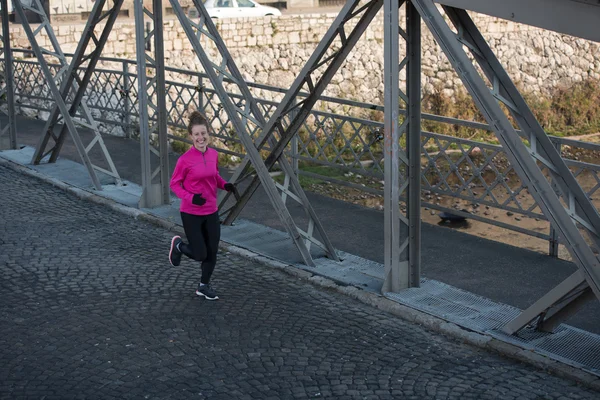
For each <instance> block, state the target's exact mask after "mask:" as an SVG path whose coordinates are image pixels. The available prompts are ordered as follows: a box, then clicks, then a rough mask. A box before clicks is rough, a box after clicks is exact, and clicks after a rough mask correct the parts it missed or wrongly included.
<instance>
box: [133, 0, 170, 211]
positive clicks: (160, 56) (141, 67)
mask: <svg viewBox="0 0 600 400" xmlns="http://www.w3.org/2000/svg"><path fill="white" fill-rule="evenodd" d="M134 13H135V30H136V60H137V78H138V101H139V123H140V124H139V125H140V152H141V162H142V196H141V198H140V201H139V206H140V207H141V208H153V207H157V206H160V205H163V204H169V203H170V201H171V191H170V188H169V159H168V139H167V111H166V110H167V107H166V88H165V67H164V46H163V42H164V41H163V17H162V1H161V0H155V1H153V9H152V11H150V10H149V9H148V8H146V7H145V6H144V1H143V0H135V1H134ZM145 16H146V17H148V18H149V19H150V21H151V24H150V25H151V29H150V30H149V31H147V30H146V25H145V19H144V17H145ZM152 42H153V43H154V50H153V51H152V50H148V46H147V44H149V43H152ZM148 66H150V67H152V69H153V70H154V73H155V75H154V77H152V78H148V75H147V71H148V68H147V67H148ZM149 93H154V96H155V99H153V97H152V96H151V95H149ZM150 111H152V112H153V113H152V114H150ZM153 133H157V135H158V151H157V150H156V149H154V148H153V147H152V146H151V145H150V136H151V135H152V134H153ZM152 153H154V154H157V155H158V157H159V165H158V166H157V167H156V168H155V169H154V170H153V169H152ZM155 176H159V182H158V183H154V177H155Z"/></svg>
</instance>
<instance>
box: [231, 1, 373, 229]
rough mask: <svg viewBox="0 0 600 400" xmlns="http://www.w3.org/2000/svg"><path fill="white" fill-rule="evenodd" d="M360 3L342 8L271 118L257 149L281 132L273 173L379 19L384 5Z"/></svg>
mask: <svg viewBox="0 0 600 400" xmlns="http://www.w3.org/2000/svg"><path fill="white" fill-rule="evenodd" d="M359 3H360V2H359V1H349V2H347V3H346V5H345V6H344V7H343V8H342V10H341V11H340V13H339V14H338V16H337V17H336V19H335V20H334V22H333V24H332V25H331V26H330V27H329V29H328V31H327V33H326V34H325V36H324V37H323V39H322V40H321V42H320V43H319V45H318V46H317V48H316V49H315V51H314V52H313V54H312V55H311V57H310V58H309V60H308V62H307V63H306V65H305V66H304V68H303V69H302V71H301V72H300V74H299V75H298V77H296V80H295V81H294V83H293V84H292V86H291V87H290V89H289V90H288V91H287V92H286V94H285V96H284V98H283V100H282V101H281V103H280V104H279V105H278V107H277V109H276V110H275V112H274V113H273V115H272V116H271V118H269V121H268V122H267V123H266V125H265V127H264V129H263V130H262V134H261V136H260V137H259V139H258V140H257V141H256V142H257V147H258V148H259V149H262V148H263V146H264V145H265V143H266V142H267V141H269V140H270V138H271V137H272V135H273V133H274V132H275V131H278V132H279V139H278V141H277V143H276V144H275V145H274V146H271V148H270V149H269V150H270V153H269V155H268V156H267V159H266V160H265V164H266V166H267V168H268V169H269V170H270V169H271V168H273V166H274V165H275V162H277V161H278V160H279V159H280V157H281V155H282V154H283V152H284V151H285V149H286V147H287V146H288V144H289V142H290V141H291V140H292V138H293V137H294V136H295V135H296V134H297V132H298V130H299V129H300V127H301V126H302V124H303V123H304V122H305V120H306V118H307V117H308V115H309V114H310V111H311V110H312V107H313V106H314V104H315V103H316V102H317V100H318V99H319V97H320V96H321V94H322V93H323V91H324V90H325V88H326V87H327V85H328V84H329V82H330V81H331V79H332V78H333V76H334V75H335V73H336V72H337V70H338V69H339V67H340V66H341V65H342V63H343V62H344V60H345V59H346V57H347V56H348V54H349V53H350V51H351V50H352V49H353V48H354V46H355V45H356V43H357V42H358V40H359V39H360V37H361V36H362V34H363V33H364V32H365V30H366V29H367V27H368V26H369V24H370V23H371V21H372V20H373V18H374V17H375V15H377V12H378V11H379V9H380V8H381V6H382V4H383V1H382V0H373V1H370V2H368V3H366V4H364V5H363V6H362V7H360V8H358V9H357V6H358V5H359ZM357 16H358V17H359V21H358V22H357V23H356V25H354V27H353V28H352V31H351V32H350V33H349V34H347V33H346V31H345V25H346V24H347V23H349V22H351V21H352V22H353V19H354V18H356V17H357ZM349 25H351V24H349ZM335 40H339V41H340V42H341V44H342V45H341V46H340V48H339V49H338V50H337V51H335V52H334V54H328V53H327V52H328V51H329V50H331V47H332V43H333V42H334V41H335ZM324 64H328V65H327V69H326V70H325V72H324V73H323V74H322V75H321V76H318V77H314V76H313V75H314V73H315V72H316V71H317V69H318V68H319V67H322V66H323V65H324ZM303 88H304V89H305V91H306V92H308V93H309V95H308V96H307V97H306V98H304V99H302V100H299V98H298V97H299V93H300V91H301V90H302V89H303ZM290 116H291V117H290ZM286 118H289V119H290V120H291V121H290V123H289V124H288V126H287V128H285V129H284V120H285V119H286ZM247 166H248V163H247V161H244V162H243V163H242V164H241V165H240V166H239V167H238V169H237V171H236V174H235V177H236V178H237V177H239V176H243V174H244V171H246V168H247ZM258 186H259V181H258V179H257V178H255V179H254V180H253V181H252V182H251V183H250V185H249V186H248V188H247V189H246V191H245V192H244V193H243V194H242V196H241V200H240V202H238V204H236V206H235V207H234V208H233V209H232V210H231V212H230V214H229V216H228V219H227V222H231V221H233V220H234V219H235V218H237V216H238V215H239V213H240V212H241V211H242V209H243V207H244V206H245V205H246V203H247V202H248V201H249V199H250V198H251V197H252V195H253V194H254V192H255V191H256V189H257V188H258Z"/></svg>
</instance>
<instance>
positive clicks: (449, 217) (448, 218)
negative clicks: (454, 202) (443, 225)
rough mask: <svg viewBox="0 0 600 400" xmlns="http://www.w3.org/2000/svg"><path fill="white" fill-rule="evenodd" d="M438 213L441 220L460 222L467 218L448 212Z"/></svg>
mask: <svg viewBox="0 0 600 400" xmlns="http://www.w3.org/2000/svg"><path fill="white" fill-rule="evenodd" d="M438 215H439V216H440V218H441V219H442V221H449V222H462V221H466V219H467V218H466V217H463V216H461V215H456V214H450V213H447V212H441V213H439V214H438Z"/></svg>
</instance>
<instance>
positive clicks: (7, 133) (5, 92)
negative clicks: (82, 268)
mask: <svg viewBox="0 0 600 400" xmlns="http://www.w3.org/2000/svg"><path fill="white" fill-rule="evenodd" d="M0 7H2V45H3V49H2V53H4V82H5V83H6V86H5V87H4V88H3V89H2V90H0V97H2V96H4V98H5V99H6V103H7V107H8V125H7V126H5V127H4V128H2V129H1V130H0V149H12V150H16V149H17V120H16V118H15V88H14V82H13V80H14V76H13V59H12V49H11V46H10V28H9V25H8V1H7V0H0ZM7 139H8V140H7Z"/></svg>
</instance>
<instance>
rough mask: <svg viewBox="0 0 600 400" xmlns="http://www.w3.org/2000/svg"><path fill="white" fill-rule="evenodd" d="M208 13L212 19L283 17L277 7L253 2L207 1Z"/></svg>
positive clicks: (237, 0) (248, 0)
mask: <svg viewBox="0 0 600 400" xmlns="http://www.w3.org/2000/svg"><path fill="white" fill-rule="evenodd" d="M204 7H206V11H208V15H210V17H211V18H242V17H264V16H267V15H277V16H279V15H281V11H279V10H278V9H276V8H275V7H269V6H263V5H262V4H258V3H256V2H255V1H253V0H206V2H205V3H204Z"/></svg>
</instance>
